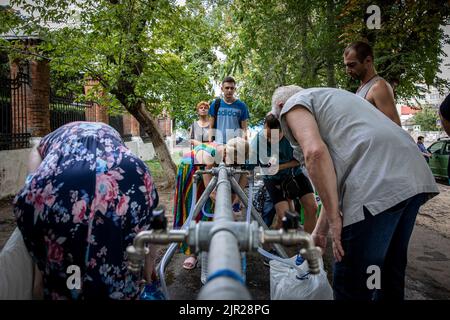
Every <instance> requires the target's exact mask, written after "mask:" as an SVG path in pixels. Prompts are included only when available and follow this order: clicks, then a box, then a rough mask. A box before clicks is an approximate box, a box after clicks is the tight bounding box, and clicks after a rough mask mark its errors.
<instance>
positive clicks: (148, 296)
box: [139, 281, 166, 300]
mask: <svg viewBox="0 0 450 320" xmlns="http://www.w3.org/2000/svg"><path fill="white" fill-rule="evenodd" d="M139 298H140V300H166V297H165V296H164V294H163V293H162V291H161V289H160V286H159V281H153V282H152V283H147V284H146V285H145V287H144V290H142V293H141V295H140V297H139Z"/></svg>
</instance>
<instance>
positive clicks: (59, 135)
mask: <svg viewBox="0 0 450 320" xmlns="http://www.w3.org/2000/svg"><path fill="white" fill-rule="evenodd" d="M38 151H39V153H40V155H41V157H42V163H41V164H40V166H39V168H38V169H37V170H36V172H35V173H34V175H33V176H32V177H31V178H30V177H29V179H27V182H26V184H25V186H24V187H23V188H22V190H21V191H20V192H19V193H18V194H17V196H16V197H15V199H14V214H15V216H16V219H17V224H18V227H19V229H20V230H21V232H22V235H23V238H24V241H25V244H26V246H27V249H28V251H29V252H30V254H31V256H32V257H33V260H34V261H35V262H36V264H37V266H38V268H39V270H40V271H41V272H42V274H43V280H44V296H45V298H46V299H89V298H91V299H92V298H95V299H102V298H112V299H134V298H136V297H137V295H138V292H139V282H138V280H139V279H138V278H137V277H136V276H135V275H133V274H131V273H130V272H129V271H128V270H127V260H126V248H127V246H129V245H131V244H132V242H133V239H134V237H135V236H136V234H137V233H138V232H140V231H142V230H147V229H148V228H149V224H150V219H151V217H152V210H153V209H154V208H155V207H156V205H157V204H158V194H157V192H156V189H155V186H154V184H153V181H152V177H151V175H150V172H149V170H148V168H147V166H146V165H145V164H144V163H143V162H142V161H141V160H140V159H138V158H137V157H136V156H135V155H133V154H132V153H131V152H130V150H129V149H127V148H126V147H125V146H124V144H123V142H122V139H121V137H120V135H119V133H118V132H117V131H116V130H114V129H113V128H112V127H110V126H108V125H106V124H103V123H95V122H73V123H69V124H67V125H65V126H62V127H60V128H59V129H57V130H55V131H54V132H52V133H50V134H49V135H47V136H46V137H44V138H43V139H42V140H41V141H40V144H39V146H38ZM77 276H78V278H79V279H78V283H77V279H76V277H77Z"/></svg>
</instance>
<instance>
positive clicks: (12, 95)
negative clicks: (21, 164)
mask: <svg viewBox="0 0 450 320" xmlns="http://www.w3.org/2000/svg"><path fill="white" fill-rule="evenodd" d="M29 83H30V81H29V77H28V74H26V73H24V72H23V71H22V69H19V72H18V73H17V75H16V77H15V78H10V77H9V76H8V75H5V74H1V75H0V150H13V149H21V148H29V147H30V137H31V135H30V133H28V132H27V131H28V130H27V101H26V97H27V95H26V92H27V85H28V84H29Z"/></svg>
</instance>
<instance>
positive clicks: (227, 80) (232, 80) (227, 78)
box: [222, 76, 236, 84]
mask: <svg viewBox="0 0 450 320" xmlns="http://www.w3.org/2000/svg"><path fill="white" fill-rule="evenodd" d="M225 82H231V83H234V84H236V81H235V80H234V78H233V77H230V76H228V77H225V79H223V81H222V84H224V83H225Z"/></svg>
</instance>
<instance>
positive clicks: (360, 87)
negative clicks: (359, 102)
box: [356, 73, 378, 92]
mask: <svg viewBox="0 0 450 320" xmlns="http://www.w3.org/2000/svg"><path fill="white" fill-rule="evenodd" d="M376 76H378V74H376V73H375V74H374V75H373V77H372V78H370V79H369V80H367V81H366V82H364V83H362V84H361V85H360V86H359V88H358V90H357V91H356V92H359V91H360V90H361V89H362V88H363V87H364V86H365V85H366V84H367V83H369V82H370V80H372V79H373V78H375V77H376Z"/></svg>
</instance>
